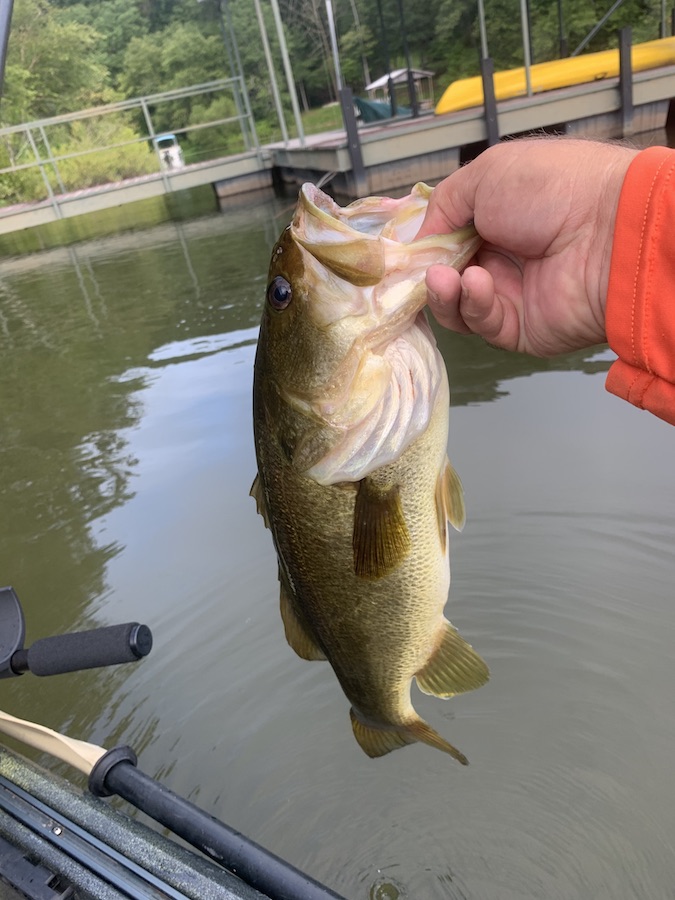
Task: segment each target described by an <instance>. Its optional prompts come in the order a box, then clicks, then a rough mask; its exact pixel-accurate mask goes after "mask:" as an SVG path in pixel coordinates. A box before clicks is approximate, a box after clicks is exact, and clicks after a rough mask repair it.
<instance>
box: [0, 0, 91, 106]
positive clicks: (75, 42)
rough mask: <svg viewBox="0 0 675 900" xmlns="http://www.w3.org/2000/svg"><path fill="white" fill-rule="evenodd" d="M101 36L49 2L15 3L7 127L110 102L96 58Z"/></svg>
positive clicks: (22, 0) (19, 0) (26, 0)
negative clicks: (71, 18)
mask: <svg viewBox="0 0 675 900" xmlns="http://www.w3.org/2000/svg"><path fill="white" fill-rule="evenodd" d="M99 40H100V36H99V34H98V33H97V32H96V31H95V30H94V29H93V28H91V27H90V26H87V25H78V24H77V23H76V22H74V21H72V20H70V19H69V18H68V14H67V12H66V11H64V10H62V9H58V8H55V7H53V6H51V5H50V4H49V3H48V2H47V0H16V5H15V8H14V13H13V16H12V31H11V35H10V41H9V52H8V57H7V71H6V77H5V93H4V98H3V102H2V106H1V107H0V112H1V114H2V123H3V124H19V123H20V122H25V121H27V120H30V119H36V118H43V117H47V116H55V115H58V114H60V113H65V112H71V111H73V110H76V109H81V108H82V107H85V106H93V105H95V104H96V103H101V102H105V101H106V100H107V99H109V95H108V93H107V92H108V90H109V80H108V73H107V71H106V69H105V67H104V66H103V65H101V63H100V62H99V61H98V60H97V58H96V46H97V44H98V42H99Z"/></svg>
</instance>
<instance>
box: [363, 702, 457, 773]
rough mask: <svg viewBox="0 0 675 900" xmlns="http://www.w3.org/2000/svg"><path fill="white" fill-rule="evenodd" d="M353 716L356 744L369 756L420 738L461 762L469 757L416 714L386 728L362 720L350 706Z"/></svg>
mask: <svg viewBox="0 0 675 900" xmlns="http://www.w3.org/2000/svg"><path fill="white" fill-rule="evenodd" d="M349 715H350V718H351V720H352V730H353V732H354V737H355V738H356V740H357V741H358V743H359V746H360V747H361V749H362V750H363V752H364V753H366V754H367V755H368V756H370V758H371V759H375V758H376V757H378V756H384V755H385V754H387V753H391V751H392V750H398V749H399V747H405V746H407V745H408V744H414V743H416V742H417V741H419V742H420V743H422V744H427V745H428V746H429V747H435V748H436V749H437V750H442V751H443V752H444V753H449V754H450V756H453V757H454V758H455V759H456V760H457V761H458V762H460V763H461V764H462V765H463V766H468V765H469V760H468V759H467V758H466V756H464V754H463V753H462V752H461V751H460V750H458V749H457V748H456V747H453V745H452V744H451V743H449V742H448V741H446V740H445V738H442V737H441V736H440V734H438V732H437V731H434V729H433V728H432V727H431V726H430V725H427V723H426V722H425V721H424V720H423V719H420V718H419V717H418V718H416V719H414V720H413V721H412V722H410V723H406V724H405V725H392V726H390V727H388V728H386V727H382V728H378V727H377V725H367V724H366V723H365V722H362V721H361V720H360V719H359V717H358V715H357V714H356V713H355V712H354V710H353V709H350V710H349Z"/></svg>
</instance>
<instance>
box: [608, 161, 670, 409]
mask: <svg viewBox="0 0 675 900" xmlns="http://www.w3.org/2000/svg"><path fill="white" fill-rule="evenodd" d="M605 328H606V332H607V340H608V342H609V345H610V347H611V348H612V350H613V351H614V352H615V353H616V354H617V356H618V357H619V359H618V360H617V361H616V362H615V363H613V365H612V366H611V368H610V370H609V373H608V375H607V382H606V387H607V390H608V391H611V392H612V393H613V394H616V395H617V396H618V397H622V398H623V399H624V400H628V401H629V402H630V403H633V404H634V405H635V406H638V407H640V409H647V410H649V411H650V412H652V413H654V414H655V415H657V416H660V418H662V419H665V420H666V421H667V422H670V423H671V425H675V150H669V149H668V148H667V147H650V148H649V149H648V150H643V151H642V152H641V153H639V154H638V155H637V156H636V157H635V158H634V160H633V161H632V163H631V164H630V167H629V169H628V172H627V174H626V178H625V180H624V183H623V187H622V189H621V196H620V198H619V207H618V210H617V217H616V224H615V227H614V241H613V244H612V261H611V267H610V274H609V287H608V291H607V308H606V320H605Z"/></svg>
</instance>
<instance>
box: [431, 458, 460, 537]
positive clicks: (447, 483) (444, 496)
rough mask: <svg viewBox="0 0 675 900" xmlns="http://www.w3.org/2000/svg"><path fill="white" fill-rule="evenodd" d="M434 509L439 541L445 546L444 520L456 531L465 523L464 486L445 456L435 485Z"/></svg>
mask: <svg viewBox="0 0 675 900" xmlns="http://www.w3.org/2000/svg"><path fill="white" fill-rule="evenodd" d="M436 511H437V513H438V526H439V531H440V534H441V543H442V544H443V547H444V548H445V543H446V540H447V533H446V529H445V522H446V521H448V522H450V524H451V525H452V527H453V528H455V529H456V530H457V531H461V530H462V529H463V528H464V525H465V523H466V507H465V506H464V488H463V487H462V482H461V481H460V480H459V475H458V474H457V472H455V470H454V469H453V467H452V466H451V464H450V460H449V459H447V458H446V460H445V465H444V466H443V470H442V472H441V474H440V475H439V476H438V483H437V485H436ZM441 523H442V524H441Z"/></svg>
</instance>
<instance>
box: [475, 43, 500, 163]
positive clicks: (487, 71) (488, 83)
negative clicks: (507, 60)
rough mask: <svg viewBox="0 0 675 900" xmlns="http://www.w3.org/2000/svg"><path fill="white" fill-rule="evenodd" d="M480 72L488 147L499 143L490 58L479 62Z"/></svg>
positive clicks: (493, 70)
mask: <svg viewBox="0 0 675 900" xmlns="http://www.w3.org/2000/svg"><path fill="white" fill-rule="evenodd" d="M480 72H481V75H482V77H483V105H484V108H485V127H486V129H487V142H488V147H492V145H493V144H498V143H499V124H498V122H497V101H496V100H495V83H494V79H493V75H494V73H495V66H494V63H493V61H492V58H491V57H490V56H486V57H485V58H484V59H481V61H480Z"/></svg>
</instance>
